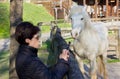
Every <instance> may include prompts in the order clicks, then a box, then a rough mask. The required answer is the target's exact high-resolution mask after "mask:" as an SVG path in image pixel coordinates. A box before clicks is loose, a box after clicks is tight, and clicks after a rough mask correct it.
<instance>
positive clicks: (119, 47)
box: [118, 28, 120, 59]
mask: <svg viewBox="0 0 120 79" xmlns="http://www.w3.org/2000/svg"><path fill="white" fill-rule="evenodd" d="M118 52H119V59H120V28H119V33H118Z"/></svg>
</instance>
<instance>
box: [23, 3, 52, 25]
mask: <svg viewBox="0 0 120 79" xmlns="http://www.w3.org/2000/svg"><path fill="white" fill-rule="evenodd" d="M53 19H54V18H53V16H51V15H50V14H49V13H48V12H47V10H46V9H45V8H44V7H43V6H37V5H35V4H28V3H24V7H23V20H24V21H30V22H32V23H33V24H35V25H36V24H37V23H38V22H49V21H51V20H53Z"/></svg>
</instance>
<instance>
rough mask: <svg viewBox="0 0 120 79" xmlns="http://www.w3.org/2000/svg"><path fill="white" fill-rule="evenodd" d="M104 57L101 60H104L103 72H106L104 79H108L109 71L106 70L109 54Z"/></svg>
mask: <svg viewBox="0 0 120 79" xmlns="http://www.w3.org/2000/svg"><path fill="white" fill-rule="evenodd" d="M102 56H103V57H102V58H101V59H102V62H103V70H104V73H103V75H104V79H108V75H107V70H106V64H107V53H104V54H103V55H102Z"/></svg>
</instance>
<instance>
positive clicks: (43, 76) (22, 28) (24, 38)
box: [15, 22, 69, 79]
mask: <svg viewBox="0 0 120 79" xmlns="http://www.w3.org/2000/svg"><path fill="white" fill-rule="evenodd" d="M15 38H16V41H17V42H18V43H19V44H20V46H19V48H18V52H17V56H16V63H15V66H16V72H17V74H18V77H19V79H62V78H63V76H64V75H65V74H66V73H67V71H68V70H69V64H68V58H69V54H68V53H69V51H68V50H67V49H63V50H62V53H61V54H60V56H59V60H58V62H57V64H56V65H55V66H54V67H52V69H49V68H47V66H45V65H44V63H42V62H41V60H40V59H39V58H38V56H37V52H38V48H39V44H40V43H39V42H40V40H41V39H40V29H39V28H38V27H36V26H34V25H33V24H32V23H30V22H22V23H20V24H19V25H18V26H17V27H16V31H15Z"/></svg>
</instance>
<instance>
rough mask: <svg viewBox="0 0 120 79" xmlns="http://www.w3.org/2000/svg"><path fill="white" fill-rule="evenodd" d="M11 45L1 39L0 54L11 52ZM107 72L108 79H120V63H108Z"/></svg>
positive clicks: (46, 37)
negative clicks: (6, 51)
mask: <svg viewBox="0 0 120 79" xmlns="http://www.w3.org/2000/svg"><path fill="white" fill-rule="evenodd" d="M46 35H47V36H46ZM42 38H44V39H43V40H46V39H48V38H49V34H45V35H44V34H43V35H42ZM9 44H10V40H9V39H0V52H1V51H3V50H9ZM86 68H87V67H86ZM107 71H108V79H120V62H117V63H108V64H107ZM86 79H89V78H87V77H86ZM99 79H101V78H99Z"/></svg>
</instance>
